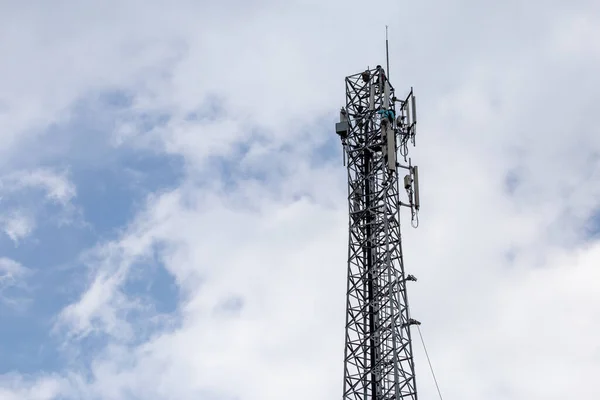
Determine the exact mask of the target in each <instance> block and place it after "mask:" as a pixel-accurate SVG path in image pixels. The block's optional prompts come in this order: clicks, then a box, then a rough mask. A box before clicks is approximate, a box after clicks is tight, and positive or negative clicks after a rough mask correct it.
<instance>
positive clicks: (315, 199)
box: [0, 0, 600, 400]
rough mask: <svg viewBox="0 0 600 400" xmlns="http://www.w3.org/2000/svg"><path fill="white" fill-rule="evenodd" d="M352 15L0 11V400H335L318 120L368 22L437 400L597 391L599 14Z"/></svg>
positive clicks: (331, 157) (363, 40)
mask: <svg viewBox="0 0 600 400" xmlns="http://www.w3.org/2000/svg"><path fill="white" fill-rule="evenodd" d="M363 3H364V2H358V1H350V2H349V3H348V2H347V1H346V2H341V1H337V0H332V1H326V2H323V1H321V2H306V1H296V0H291V1H288V2H285V3H280V2H279V3H278V2H274V1H272V0H261V1H254V2H239V1H236V0H232V1H227V2H217V3H215V2H212V3H206V2H199V3H194V2H187V1H175V2H168V4H167V3H165V2H163V1H160V0H152V1H148V2H144V4H141V3H140V2H138V1H136V0H131V1H119V2H117V1H109V2H108V3H102V4H100V3H97V4H96V3H89V4H86V5H85V6H84V7H82V6H81V4H80V3H77V2H73V1H64V2H61V3H60V4H58V3H57V4H52V5H49V4H46V3H44V4H42V3H40V4H38V5H37V6H36V7H29V6H27V5H24V4H20V3H19V4H16V3H15V4H11V5H9V4H3V5H1V6H0V52H2V55H3V60H4V61H3V62H2V63H0V400H21V399H31V400H58V399H61V400H62V399H65V400H71V399H85V400H95V399H102V400H109V399H110V400H130V399H145V400H163V399H181V400H187V399H190V400H191V399H198V398H200V399H216V400H222V399H240V400H268V399H279V398H281V393H285V394H286V397H287V398H289V399H290V400H300V399H306V398H311V399H316V400H320V399H323V400H324V399H331V398H336V397H337V398H339V397H340V396H341V393H342V392H341V391H342V386H341V385H342V382H341V377H342V368H343V366H342V361H341V360H342V358H343V355H342V351H343V327H344V319H345V315H344V306H345V290H346V261H347V260H346V257H347V247H346V246H347V235H348V233H347V224H348V219H347V218H348V217H347V207H348V206H347V203H346V202H347V199H346V196H347V187H346V171H345V169H344V166H343V165H342V153H341V146H340V143H339V138H338V137H337V136H336V135H335V133H334V128H333V123H334V121H335V118H337V115H338V111H339V107H340V106H342V105H343V101H344V80H343V79H344V77H345V76H346V75H349V74H354V73H356V72H359V71H361V70H363V69H364V68H366V67H367V66H368V65H370V66H373V65H376V64H383V60H384V55H385V53H384V49H385V47H384V45H383V40H381V41H380V39H383V37H384V36H383V34H384V32H385V30H384V27H385V25H389V31H390V45H391V47H390V56H391V59H390V61H391V65H392V71H391V74H390V76H391V79H392V81H393V84H394V87H395V88H396V90H397V91H398V92H399V93H400V94H402V93H404V91H406V92H408V90H410V87H414V88H415V92H416V95H417V102H418V103H419V105H418V112H419V116H418V120H419V130H418V132H419V133H418V135H419V136H418V138H417V147H416V148H415V149H411V155H412V157H413V163H414V164H417V165H419V171H420V181H421V200H422V210H421V214H420V226H419V228H418V229H416V230H414V229H411V228H409V226H408V224H407V223H406V222H407V221H408V215H403V216H402V221H403V224H404V225H405V226H403V248H404V251H405V254H404V258H405V262H406V269H407V272H408V273H411V274H414V275H416V276H417V277H418V278H419V281H418V283H417V284H414V285H412V286H411V291H410V293H409V296H410V298H411V300H410V304H411V313H412V315H413V316H414V317H415V318H416V319H418V320H419V321H421V322H422V323H423V325H422V330H423V332H424V335H425V337H426V340H427V344H428V350H429V353H430V355H431V356H432V359H433V362H434V366H435V368H436V376H437V377H438V380H439V381H440V385H441V388H442V392H443V394H444V396H445V397H449V398H461V399H465V400H470V399H473V400H475V399H480V398H484V397H485V398H487V399H506V398H510V399H511V400H525V399H531V398H544V399H549V400H553V399H556V400H558V399H561V400H562V399H564V398H571V397H576V398H578V399H594V400H595V399H597V398H598V396H600V392H598V388H597V387H596V386H597V385H596V386H594V385H593V384H592V383H593V382H595V378H596V377H597V376H598V374H599V373H600V362H599V361H598V360H599V359H598V354H597V351H596V350H597V344H596V342H597V336H598V334H597V333H598V332H599V331H600V321H598V320H597V318H596V317H595V315H596V314H597V310H598V307H600V297H599V296H598V294H597V292H598V291H597V284H596V282H598V279H600V275H599V273H600V270H599V269H598V267H597V266H598V265H600V264H599V262H600V242H599V241H598V240H599V235H598V232H599V231H600V218H599V217H598V215H599V214H598V209H599V207H598V200H597V199H598V198H600V183H599V182H600V180H599V179H598V174H599V173H600V169H599V164H598V157H597V154H600V132H599V131H598V128H597V123H596V117H595V114H594V113H593V111H594V110H595V109H596V108H597V107H596V106H597V104H598V101H599V100H600V90H598V89H597V88H599V87H600V82H599V81H598V79H599V78H598V76H597V73H596V72H595V71H597V70H598V69H599V68H600V48H599V47H598V43H600V30H598V26H600V9H598V5H597V4H596V3H595V2H592V1H585V0H580V1H575V2H569V3H568V4H566V3H564V4H562V3H560V2H550V3H548V2H541V1H537V0H535V1H531V2H528V3H527V4H525V3H522V2H517V1H509V2H505V3H502V4H493V5H492V4H488V5H481V4H480V3H477V5H475V4H474V2H473V1H471V0H461V1H459V2H457V3H453V4H451V5H449V4H446V3H444V2H440V1H437V0H428V1H426V2H420V3H415V4H400V3H398V2H392V1H388V2H385V1H384V3H382V4H381V7H378V8H376V9H365V7H364V4H363ZM381 10H387V12H381ZM432 10H435V11H432ZM398 16H400V17H398ZM403 16H408V17H406V18H404V17H403ZM398 18H401V20H402V23H400V22H399V21H400V20H399V19H398ZM353 23H354V24H360V26H361V29H348V26H350V25H351V24H353ZM507 26H511V29H510V30H508V31H507V29H506V27H507ZM377 32H380V33H381V36H379V33H377ZM440 38H443V40H441V39H440ZM559 100H560V101H559ZM557 103H559V104H557ZM457 288H460V289H459V290H457ZM556 321H561V323H560V324H557V323H556ZM557 346H558V347H560V348H561V351H560V352H558V353H557V352H556V351H554V350H552V349H556V348H557ZM549 349H551V350H549ZM415 359H416V365H417V377H418V379H417V382H418V384H419V390H420V394H421V396H422V397H423V398H425V397H431V396H434V395H436V390H435V386H434V385H433V382H432V381H431V379H430V377H429V372H428V369H427V363H426V359H425V355H424V353H423V351H422V349H421V348H420V347H419V346H415ZM556 365H561V368H560V369H559V370H557V369H556V367H555V366H556ZM465 381H466V382H470V384H469V387H468V388H465V385H464V382H465ZM265 382H268V383H269V384H265ZM306 382H310V385H307V384H306ZM559 382H560V383H559ZM507 396H508V397H507Z"/></svg>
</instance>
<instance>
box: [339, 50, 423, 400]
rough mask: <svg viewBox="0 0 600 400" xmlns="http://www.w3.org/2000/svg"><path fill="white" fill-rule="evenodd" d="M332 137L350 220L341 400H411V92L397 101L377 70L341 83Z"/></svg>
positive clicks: (414, 184) (414, 204)
mask: <svg viewBox="0 0 600 400" xmlns="http://www.w3.org/2000/svg"><path fill="white" fill-rule="evenodd" d="M386 47H387V39H386ZM388 60H389V59H388ZM388 69H389V61H388ZM336 133H337V134H338V135H339V136H340V138H341V141H342V146H343V149H344V163H345V164H346V165H347V168H348V203H349V214H350V223H349V251H348V287H347V294H346V296H347V300H346V301H347V303H346V340H345V351H344V391H343V400H392V399H394V400H398V399H410V400H417V388H416V381H415V368H414V361H413V351H412V341H411V332H410V326H411V325H418V324H420V323H419V322H418V321H416V320H414V319H411V318H410V315H409V309H408V300H407V294H406V286H407V282H408V281H416V278H415V277H414V276H412V275H405V271H404V262H403V256H402V245H401V234H400V215H399V214H400V209H401V208H402V207H407V208H409V209H410V211H411V222H412V224H413V226H414V227H416V226H417V224H418V211H419V188H418V169H417V167H416V166H413V165H412V163H411V160H410V158H408V147H409V144H410V145H413V146H414V144H415V133H416V109H415V96H414V94H413V90H412V88H411V90H410V92H409V94H408V95H407V96H406V97H405V98H404V99H397V98H396V96H395V90H394V88H393V86H392V85H391V84H390V81H389V80H388V76H387V75H386V71H385V70H384V69H383V68H382V67H381V66H377V67H376V68H375V69H367V70H366V71H364V72H360V73H357V74H355V75H351V76H348V77H346V105H345V107H343V108H342V109H341V111H340V122H338V123H337V124H336ZM399 174H402V175H404V176H403V178H402V180H400V179H399ZM400 184H402V190H401V187H400ZM401 192H403V193H404V192H405V193H406V194H403V195H402V199H403V200H401V196H400V193H401Z"/></svg>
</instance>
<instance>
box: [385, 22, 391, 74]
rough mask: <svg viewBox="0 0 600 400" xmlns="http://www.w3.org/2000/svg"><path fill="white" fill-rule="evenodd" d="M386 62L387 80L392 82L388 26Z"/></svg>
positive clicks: (386, 27) (386, 29) (386, 32)
mask: <svg viewBox="0 0 600 400" xmlns="http://www.w3.org/2000/svg"><path fill="white" fill-rule="evenodd" d="M385 62H386V68H387V69H386V71H385V72H386V73H387V79H388V81H389V80H390V50H389V47H388V26H387V25H386V26H385Z"/></svg>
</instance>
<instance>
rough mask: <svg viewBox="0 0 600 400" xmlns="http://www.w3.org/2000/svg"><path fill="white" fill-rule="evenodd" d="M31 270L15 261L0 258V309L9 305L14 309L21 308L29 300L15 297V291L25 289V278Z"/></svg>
mask: <svg viewBox="0 0 600 400" xmlns="http://www.w3.org/2000/svg"><path fill="white" fill-rule="evenodd" d="M30 274H31V270H30V269H28V268H26V267H24V266H23V265H21V264H20V263H18V262H17V261H15V260H11V259H10V258H6V257H0V307H1V306H2V305H10V306H12V307H14V308H21V309H22V308H23V307H24V306H25V305H26V304H28V302H29V299H26V298H23V297H20V296H16V293H15V290H22V289H26V288H27V287H28V286H27V282H26V279H27V277H28V276H29V275H30Z"/></svg>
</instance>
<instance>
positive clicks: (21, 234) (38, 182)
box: [0, 168, 76, 243]
mask: <svg viewBox="0 0 600 400" xmlns="http://www.w3.org/2000/svg"><path fill="white" fill-rule="evenodd" d="M36 190H41V191H42V193H43V197H42V200H41V201H40V200H39V198H38V197H37V194H36V193H35V191H36ZM0 194H2V198H1V200H0V205H2V206H3V207H2V209H1V210H0V227H1V228H2V230H3V231H4V232H5V233H6V234H7V235H8V236H9V237H10V238H11V240H12V241H13V242H15V243H18V242H19V241H20V240H22V239H24V238H26V237H28V236H29V235H30V234H32V233H33V232H34V230H35V227H36V225H37V221H36V220H37V218H38V217H39V214H40V209H41V206H42V205H43V204H45V203H56V204H59V205H60V207H61V210H62V212H61V213H58V214H56V215H52V216H51V218H54V219H56V220H57V221H58V223H64V222H69V221H71V220H72V218H71V214H72V213H73V211H74V207H73V204H72V199H73V198H74V197H75V196H76V189H75V186H74V185H73V183H72V182H71V181H70V180H69V178H68V176H67V174H66V173H58V172H55V171H53V170H50V169H42V168H39V169H33V170H16V171H13V172H10V173H7V174H5V175H3V176H1V177H0ZM15 199H16V202H17V204H18V205H13V204H11V203H10V202H8V201H9V200H13V203H14V200H15Z"/></svg>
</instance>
